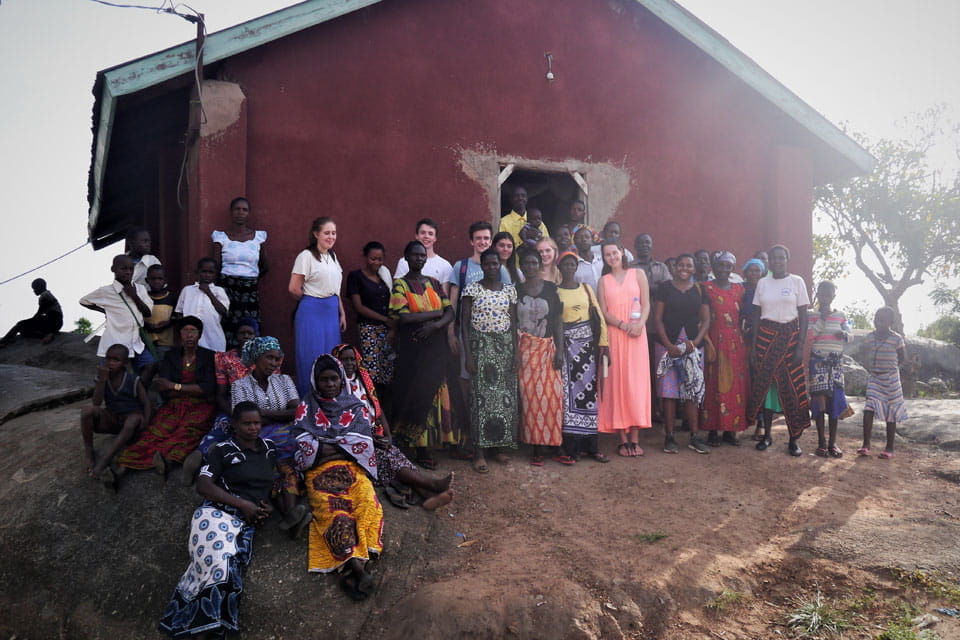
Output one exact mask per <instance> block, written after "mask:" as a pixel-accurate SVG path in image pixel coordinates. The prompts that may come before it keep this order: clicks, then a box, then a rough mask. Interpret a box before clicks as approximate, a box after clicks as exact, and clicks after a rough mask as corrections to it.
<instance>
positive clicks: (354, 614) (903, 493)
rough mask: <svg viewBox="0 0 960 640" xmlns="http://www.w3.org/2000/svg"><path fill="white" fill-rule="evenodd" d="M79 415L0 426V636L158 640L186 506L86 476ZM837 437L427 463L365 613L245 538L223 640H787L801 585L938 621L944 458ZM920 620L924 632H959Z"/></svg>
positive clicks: (958, 517)
mask: <svg viewBox="0 0 960 640" xmlns="http://www.w3.org/2000/svg"><path fill="white" fill-rule="evenodd" d="M79 407H80V403H73V404H69V405H64V406H61V407H57V408H53V409H50V410H47V411H41V412H35V413H31V414H28V415H25V416H20V417H18V418H16V419H14V420H11V421H9V422H7V423H5V424H3V425H2V426H0V446H2V448H3V451H4V455H3V457H2V459H0V478H3V479H4V480H5V481H4V482H2V483H0V513H2V515H3V517H2V521H0V542H2V549H3V553H2V556H0V557H2V560H0V634H2V635H3V636H4V637H7V638H57V637H59V638H71V639H72V638H116V637H123V638H154V637H160V636H159V634H158V633H157V632H156V631H155V629H156V622H157V619H158V618H159V615H160V613H161V612H162V610H163V608H164V606H165V604H166V601H167V598H168V597H169V595H170V593H171V591H172V589H173V587H174V585H175V584H176V582H177V580H178V578H179V576H180V574H181V573H182V571H183V570H184V568H185V562H186V552H185V546H186V537H187V530H188V518H189V516H190V513H191V510H192V506H193V505H195V504H196V503H197V502H198V499H197V496H196V494H195V493H194V492H193V490H192V489H191V488H187V487H183V486H181V484H180V482H179V474H174V475H172V476H171V477H170V478H169V479H168V480H167V481H166V483H164V482H163V481H162V480H161V478H160V477H159V476H158V475H155V474H153V473H151V472H140V473H136V474H131V475H132V477H128V478H127V479H126V482H125V484H124V485H123V487H122V488H121V491H120V492H119V494H112V493H109V492H107V491H106V490H105V489H103V488H101V487H99V486H98V485H97V484H96V483H94V482H93V481H91V480H88V479H86V478H85V477H84V475H83V473H82V464H81V457H80V440H79V433H78V426H77V419H78V416H79ZM945 410H946V411H952V412H955V413H957V414H960V402H958V401H953V403H952V404H949V405H947V406H946V408H945ZM841 431H842V437H841V440H840V445H841V447H843V448H844V449H845V450H846V451H847V454H846V455H845V456H844V457H843V458H842V459H839V460H833V459H824V458H818V457H815V456H813V455H811V454H812V451H813V448H814V447H815V444H814V443H815V437H814V434H813V433H809V432H808V434H807V435H806V436H805V438H804V441H803V442H802V444H803V445H804V448H805V449H806V451H805V453H804V455H803V456H802V457H800V458H790V457H789V456H787V455H786V451H785V449H786V447H785V444H786V434H785V431H784V427H783V426H782V424H777V425H776V426H775V429H774V440H775V444H774V446H773V447H772V448H771V449H770V450H768V451H766V452H763V453H760V452H757V451H755V450H754V449H753V447H752V446H751V445H752V444H753V443H752V442H749V441H748V440H749V438H745V442H744V446H742V447H739V448H735V447H731V446H724V447H721V448H719V449H715V450H714V451H713V453H711V454H710V455H708V456H703V455H697V454H695V453H694V452H692V451H690V450H688V449H683V450H682V451H681V453H680V454H679V455H674V456H671V455H667V454H664V453H661V452H660V450H659V445H660V444H661V443H662V440H661V435H660V431H659V429H657V428H654V429H653V430H651V431H648V432H645V433H644V434H643V436H642V439H641V444H642V446H643V447H644V448H645V449H646V450H647V454H646V456H645V457H643V458H632V459H631V458H617V457H613V456H614V455H615V444H616V442H615V440H614V439H613V438H611V437H603V438H601V447H602V449H603V450H604V451H606V452H607V453H608V454H609V455H611V457H613V460H612V462H610V463H609V464H598V463H596V462H594V461H592V460H585V461H581V462H580V463H578V464H577V465H576V466H574V467H563V466H561V465H558V464H555V463H552V462H548V463H547V466H545V467H541V468H536V467H531V466H529V465H528V464H526V458H525V457H523V455H522V454H517V455H516V456H515V457H514V463H513V464H511V465H508V466H500V465H497V464H496V463H492V467H491V472H490V473H489V474H488V475H486V476H480V475H478V474H476V473H474V472H473V471H472V470H471V469H470V468H469V466H468V464H467V463H465V462H455V461H447V460H443V461H442V469H451V470H454V471H455V472H456V474H457V475H456V481H455V485H454V486H455V489H456V492H457V497H456V500H455V501H454V502H453V503H452V504H451V505H450V506H449V507H448V508H444V509H441V510H440V511H438V512H435V513H427V512H425V511H423V510H421V509H418V508H413V509H410V510H408V511H401V510H398V509H396V508H394V507H392V506H390V505H389V504H387V505H385V507H384V509H385V511H386V526H385V532H384V537H385V542H386V552H385V554H384V556H383V558H382V560H380V561H379V562H378V563H376V567H375V571H376V574H377V579H378V591H377V593H376V595H375V597H373V598H372V599H371V600H369V601H367V602H364V603H360V604H356V603H353V602H350V601H348V600H347V599H346V598H345V597H344V596H343V595H342V594H341V593H340V591H339V590H338V588H337V587H336V586H335V584H334V580H333V578H331V577H329V576H327V577H324V576H317V575H310V574H307V573H306V570H305V568H306V548H305V547H306V544H305V542H302V541H300V542H296V541H292V540H289V539H288V538H287V537H286V536H285V535H284V534H283V533H281V532H280V531H279V530H278V529H277V527H276V526H275V522H270V523H268V524H267V525H266V526H265V527H264V528H262V529H261V531H260V532H258V534H257V536H258V538H257V540H256V542H255V546H254V548H255V551H254V558H253V562H252V564H251V567H250V569H249V571H248V573H247V580H246V584H247V591H246V594H245V596H244V601H243V604H242V611H241V616H242V623H243V625H244V627H245V628H244V631H245V633H244V636H245V637H249V638H290V637H320V635H321V634H322V635H323V637H327V638H360V637H367V638H369V637H373V638H409V637H420V638H638V639H639V638H644V639H666V640H679V639H686V638H724V639H747V638H750V639H753V638H775V637H792V636H793V635H795V633H794V631H793V630H791V629H789V628H788V627H787V626H786V624H785V620H786V616H787V615H788V614H790V613H791V612H792V611H794V610H796V609H797V607H798V606H799V604H800V602H801V601H809V600H812V599H813V598H814V597H815V596H816V594H817V592H818V591H819V592H820V593H822V597H823V598H824V600H825V601H826V602H827V603H829V604H830V605H831V606H834V607H836V608H838V609H840V610H842V611H843V612H844V615H845V616H847V618H848V619H850V620H851V622H852V623H853V624H854V625H855V628H853V629H849V630H847V631H846V632H845V633H844V635H843V637H844V638H875V637H877V635H878V634H879V633H880V632H881V631H882V629H883V627H884V626H885V625H887V624H889V622H890V620H891V619H892V618H893V616H894V614H895V613H896V612H897V611H900V612H901V613H902V612H903V611H907V610H909V611H910V612H911V615H919V614H922V613H930V612H931V611H932V609H933V608H934V607H945V606H949V607H960V597H958V594H960V588H956V582H955V580H956V579H957V576H958V574H960V546H958V544H957V531H958V523H960V495H958V490H957V489H958V487H957V484H958V482H960V457H958V456H957V454H956V453H952V452H948V451H944V450H942V449H940V448H938V447H937V446H936V445H935V444H925V443H924V444H921V443H910V442H907V441H905V440H902V441H901V442H900V443H899V450H898V453H897V458H896V459H895V460H892V461H883V460H879V459H877V458H876V457H871V458H857V457H856V456H855V455H854V454H853V453H854V449H856V447H857V446H858V440H857V438H858V436H859V419H858V418H856V417H855V418H853V419H852V422H851V421H847V423H845V424H844V425H843V427H842V428H841ZM681 442H683V440H681ZM875 444H876V445H878V446H877V448H876V451H879V448H881V447H880V446H879V445H880V442H879V441H877V442H876V443H875ZM876 451H875V453H876ZM657 538H659V539H657ZM897 569H903V570H905V571H907V572H914V571H916V573H912V574H909V575H910V576H912V578H913V580H912V582H911V581H910V580H909V579H908V578H906V577H904V575H903V573H902V572H901V573H899V574H898V573H897V572H896V570H897ZM898 576H899V577H898ZM936 580H939V582H936ZM938 585H939V586H938ZM944 585H946V586H944ZM951 588H954V589H956V591H951V590H950V589H951ZM937 615H938V617H939V618H941V620H940V622H939V623H937V624H936V625H935V626H934V627H933V628H934V630H935V631H936V632H937V633H938V634H939V635H940V637H941V638H944V639H951V638H960V622H958V621H956V620H954V619H952V618H949V617H948V616H943V615H940V614H937ZM825 637H829V636H825Z"/></svg>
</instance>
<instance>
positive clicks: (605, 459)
mask: <svg viewBox="0 0 960 640" xmlns="http://www.w3.org/2000/svg"><path fill="white" fill-rule="evenodd" d="M590 457H591V458H593V459H594V460H596V461H597V462H610V458H608V457H607V456H605V455H603V454H602V453H600V452H599V451H597V452H596V453H591V454H590Z"/></svg>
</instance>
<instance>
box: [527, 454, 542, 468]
mask: <svg viewBox="0 0 960 640" xmlns="http://www.w3.org/2000/svg"><path fill="white" fill-rule="evenodd" d="M530 466H531V467H542V466H543V456H530Z"/></svg>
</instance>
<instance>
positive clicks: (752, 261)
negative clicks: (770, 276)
mask: <svg viewBox="0 0 960 640" xmlns="http://www.w3.org/2000/svg"><path fill="white" fill-rule="evenodd" d="M753 264H755V265H757V266H758V267H760V276H761V277H763V276H765V275H767V268H766V267H765V266H763V260H759V259H757V258H750V259H749V260H747V261H746V262H744V263H743V272H744V273H746V272H747V267H749V266H750V265H753Z"/></svg>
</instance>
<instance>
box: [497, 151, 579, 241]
mask: <svg viewBox="0 0 960 640" xmlns="http://www.w3.org/2000/svg"><path fill="white" fill-rule="evenodd" d="M502 168H503V167H501V169H502ZM516 186H521V187H523V188H524V189H526V190H527V196H528V197H529V200H528V202H527V209H540V211H541V212H543V222H544V224H545V225H547V230H548V231H550V234H551V235H553V234H554V231H555V229H556V228H557V227H558V226H560V225H563V224H566V223H567V212H568V210H569V208H570V202H571V201H573V200H583V201H584V202H586V198H585V197H584V194H583V191H582V190H581V189H580V186H579V185H578V184H577V182H576V180H574V179H573V177H572V176H571V175H570V174H569V173H561V172H549V171H532V170H530V169H520V168H517V169H514V170H513V173H511V174H510V177H508V178H507V180H506V182H504V183H503V185H502V186H501V187H500V216H501V217H503V216H505V215H507V214H508V213H510V210H511V209H512V207H511V206H510V196H511V194H512V193H513V188H514V187H516ZM589 211H590V210H589V208H588V209H587V212H588V213H587V219H588V220H589V218H590V214H589Z"/></svg>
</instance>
